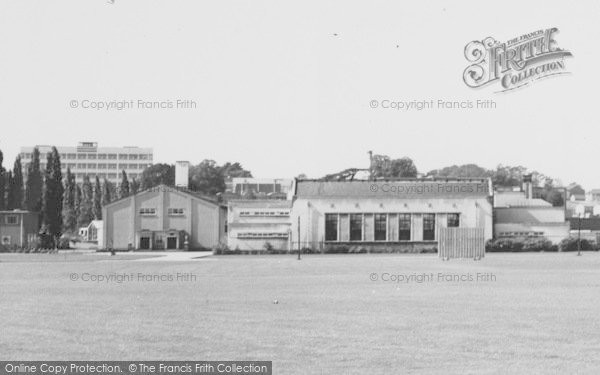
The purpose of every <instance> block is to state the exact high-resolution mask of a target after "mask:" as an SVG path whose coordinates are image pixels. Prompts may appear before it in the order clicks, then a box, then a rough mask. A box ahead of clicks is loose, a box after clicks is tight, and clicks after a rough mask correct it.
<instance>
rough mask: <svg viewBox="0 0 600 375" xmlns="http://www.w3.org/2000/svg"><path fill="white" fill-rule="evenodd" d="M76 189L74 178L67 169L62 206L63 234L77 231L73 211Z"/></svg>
mask: <svg viewBox="0 0 600 375" xmlns="http://www.w3.org/2000/svg"><path fill="white" fill-rule="evenodd" d="M76 189H77V185H76V183H75V176H74V175H73V173H71V169H70V168H67V175H66V176H65V193H64V195H63V206H62V216H63V232H65V233H67V232H72V233H73V232H76V231H77V212H76V209H75V195H76Z"/></svg>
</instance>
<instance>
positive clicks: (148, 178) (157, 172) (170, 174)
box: [140, 164, 175, 190]
mask: <svg viewBox="0 0 600 375" xmlns="http://www.w3.org/2000/svg"><path fill="white" fill-rule="evenodd" d="M140 185H141V190H147V189H150V188H153V187H156V186H158V185H167V186H173V185H175V166H174V165H169V164H153V165H151V166H150V167H148V168H146V169H144V171H143V172H142V177H141V178H140Z"/></svg>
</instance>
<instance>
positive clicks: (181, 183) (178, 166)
mask: <svg viewBox="0 0 600 375" xmlns="http://www.w3.org/2000/svg"><path fill="white" fill-rule="evenodd" d="M189 175H190V162H189V161H176V162H175V186H176V187H179V188H184V189H187V188H188V181H189V180H188V178H189Z"/></svg>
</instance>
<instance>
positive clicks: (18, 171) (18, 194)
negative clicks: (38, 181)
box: [10, 156, 24, 208]
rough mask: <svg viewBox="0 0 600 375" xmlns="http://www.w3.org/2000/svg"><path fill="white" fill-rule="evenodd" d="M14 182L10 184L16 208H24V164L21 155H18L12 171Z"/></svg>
mask: <svg viewBox="0 0 600 375" xmlns="http://www.w3.org/2000/svg"><path fill="white" fill-rule="evenodd" d="M12 177H13V182H12V184H11V185H10V189H11V191H12V193H11V194H12V196H13V200H14V202H13V203H12V205H13V207H14V208H24V201H23V196H24V194H23V193H24V189H23V165H22V164H21V156H17V158H16V159H15V164H14V166H13V172H12Z"/></svg>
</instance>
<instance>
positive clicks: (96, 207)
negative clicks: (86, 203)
mask: <svg viewBox="0 0 600 375" xmlns="http://www.w3.org/2000/svg"><path fill="white" fill-rule="evenodd" d="M93 214H94V220H102V186H101V185H100V179H99V178H98V176H96V183H95V184H94V203H93Z"/></svg>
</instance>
